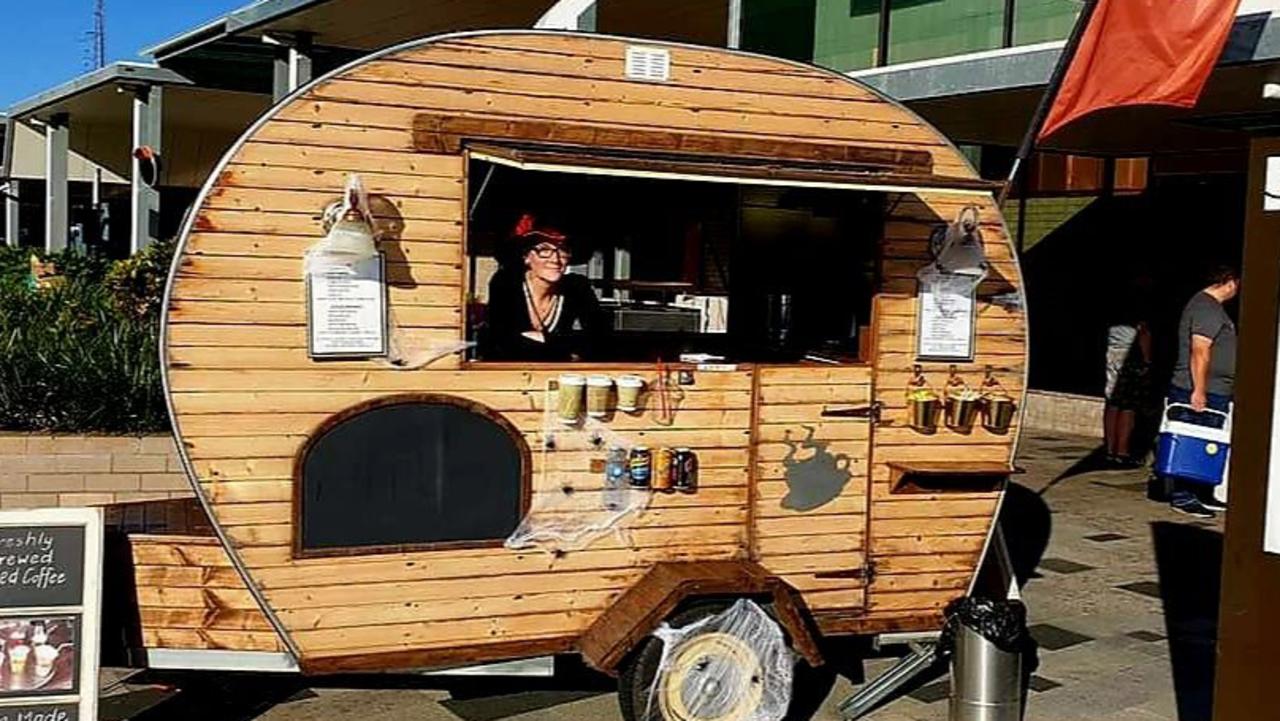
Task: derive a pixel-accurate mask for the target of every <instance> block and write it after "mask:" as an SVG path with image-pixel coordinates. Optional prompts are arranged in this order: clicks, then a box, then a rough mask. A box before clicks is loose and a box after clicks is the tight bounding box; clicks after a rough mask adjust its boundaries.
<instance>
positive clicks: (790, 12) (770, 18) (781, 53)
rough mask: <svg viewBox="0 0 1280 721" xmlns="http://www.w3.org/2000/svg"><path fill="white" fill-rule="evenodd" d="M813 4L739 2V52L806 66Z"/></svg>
mask: <svg viewBox="0 0 1280 721" xmlns="http://www.w3.org/2000/svg"><path fill="white" fill-rule="evenodd" d="M815 2H816V0H742V25H741V31H742V34H741V47H742V49H743V50H751V51H753V52H757V53H764V54H765V55H776V56H777V57H780V58H790V59H792V60H803V61H805V62H810V61H811V60H812V59H813V15H814V3H815Z"/></svg>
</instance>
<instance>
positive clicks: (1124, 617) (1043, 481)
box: [102, 436, 1222, 721]
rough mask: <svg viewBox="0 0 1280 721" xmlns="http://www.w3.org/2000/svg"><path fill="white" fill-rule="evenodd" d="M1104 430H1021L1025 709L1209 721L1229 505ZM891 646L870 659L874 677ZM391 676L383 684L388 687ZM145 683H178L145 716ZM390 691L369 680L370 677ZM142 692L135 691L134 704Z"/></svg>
mask: <svg viewBox="0 0 1280 721" xmlns="http://www.w3.org/2000/svg"><path fill="white" fill-rule="evenodd" d="M1096 445H1097V443H1096V442H1095V441H1093V440H1092V439H1086V438H1071V437H1061V436H1059V437H1048V436H1036V437H1030V438H1025V439H1024V441H1023V445H1022V450H1021V452H1020V454H1019V458H1018V464H1019V465H1020V466H1021V467H1023V468H1025V470H1026V473H1025V474H1024V475H1019V476H1017V477H1016V478H1015V480H1016V484H1015V485H1014V486H1013V487H1012V488H1011V490H1010V493H1009V495H1008V497H1007V499H1006V503H1005V512H1004V514H1003V519H1004V520H1003V524H1004V527H1005V529H1006V534H1007V537H1008V542H1009V546H1010V551H1011V555H1012V556H1013V559H1014V564H1015V566H1016V567H1017V568H1018V572H1019V577H1020V580H1022V581H1023V582H1024V586H1023V589H1022V591H1023V596H1024V600H1025V601H1026V603H1027V605H1028V607H1029V611H1030V622H1031V624H1032V629H1031V630H1032V634H1033V636H1034V638H1035V639H1036V641H1037V642H1038V644H1039V652H1038V667H1037V668H1036V670H1035V673H1034V675H1033V677H1032V680H1031V691H1030V695H1029V698H1028V700H1027V713H1026V718H1027V719H1031V720H1034V721H1071V720H1076V719H1081V720H1083V719H1089V720H1090V721H1209V719H1210V712H1209V709H1210V704H1211V696H1210V695H1211V691H1212V686H1213V661H1214V644H1215V630H1216V620H1217V597H1218V578H1219V566H1220V556H1221V548H1222V519H1221V516H1220V517H1219V518H1217V519H1215V520H1212V521H1198V520H1193V519H1190V518H1188V517H1186V516H1180V515H1178V514H1175V513H1173V512H1172V511H1170V510H1169V508H1168V506H1167V505H1164V504H1158V503H1154V502H1151V501H1149V500H1147V498H1146V495H1145V491H1146V483H1145V478H1146V473H1147V471H1146V470H1145V469H1137V470H1128V471H1115V470H1103V469H1100V468H1099V467H1098V461H1099V460H1100V459H1099V457H1098V455H1097V454H1096ZM892 663H893V659H892V658H879V659H871V660H868V661H867V663H866V677H867V678H872V677H874V674H875V673H877V672H879V671H881V670H883V669H885V668H887V667H888V666H889V665H891V664H892ZM388 682H390V685H391V686H393V687H392V688H385V686H386V685H388ZM148 684H167V685H172V686H177V687H178V688H179V689H180V690H179V691H178V692H177V693H175V694H173V695H172V697H171V698H170V699H169V700H167V701H165V702H163V703H160V704H159V705H157V706H155V707H153V708H152V709H151V710H149V711H145V712H142V713H135V712H134V711H132V710H130V709H131V708H136V707H137V704H136V701H137V699H138V696H137V694H139V693H150V694H152V695H153V696H155V695H156V694H158V693H161V692H159V691H157V690H156V689H155V688H154V687H153V686H149V685H148ZM375 685H378V686H383V688H377V689H374V688H372V687H373V686H375ZM855 689H856V687H855V686H854V685H853V684H852V683H850V682H849V681H847V680H846V679H843V678H842V679H841V680H840V681H839V682H837V684H836V688H835V689H834V690H833V692H832V694H831V696H830V697H829V698H828V699H827V702H826V704H825V705H824V706H823V708H822V709H821V711H820V712H819V713H818V715H817V716H816V717H815V718H816V719H819V720H820V721H836V720H837V719H839V716H838V715H837V714H836V711H835V709H836V706H837V704H838V703H839V701H840V700H841V699H843V698H845V697H846V696H848V695H849V694H850V693H852V692H853V691H854V690H855ZM947 696H948V681H947V677H946V675H945V670H940V671H939V672H938V673H936V674H934V675H933V676H932V677H929V678H926V679H922V680H921V681H920V682H918V683H917V684H916V685H915V686H914V687H913V688H911V689H910V690H909V693H908V695H906V696H903V697H900V698H897V699H895V700H892V701H890V702H888V703H887V704H885V705H883V706H882V707H881V708H879V709H877V710H875V711H874V712H872V713H871V714H870V715H869V716H867V717H866V718H868V719H872V720H873V721H942V720H943V719H945V718H946V717H947ZM131 700H132V701H134V702H135V703H131V702H130V701H131ZM103 709H104V711H103V715H102V718H103V719H132V720H133V721H159V720H160V719H173V718H183V719H189V720H190V721H201V720H204V719H208V720H209V721H213V720H214V719H216V720H217V721H241V720H243V721H250V720H252V721H319V720H320V719H329V718H338V717H345V716H347V715H348V714H350V715H352V716H356V715H358V716H361V717H364V718H370V719H379V721H384V720H385V721H399V720H400V719H405V720H408V719H413V720H415V721H457V720H458V719H461V720H462V721H498V719H505V720H510V721H609V720H612V719H620V716H619V714H618V710H617V702H616V699H615V697H614V695H613V693H612V685H611V681H610V680H608V679H603V678H600V677H596V676H593V675H591V674H589V673H586V672H580V673H571V674H569V675H567V676H566V677H563V678H557V679H554V680H549V679H547V680H544V679H530V680H506V679H459V680H446V679H442V678H438V677H437V678H422V677H378V678H366V679H352V678H349V677H347V678H342V679H328V680H324V681H321V682H317V681H316V680H315V679H300V678H288V677H278V676H266V677H264V676H237V675H234V674H219V675H217V676H216V677H211V676H208V675H206V676H205V677H191V676H181V675H178V676H160V675H154V674H142V675H140V676H135V677H134V678H133V679H130V680H129V681H126V682H123V683H121V684H118V685H117V687H116V689H115V693H114V694H113V695H112V696H111V697H108V698H106V699H104V703H103Z"/></svg>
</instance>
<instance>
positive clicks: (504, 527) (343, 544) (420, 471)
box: [295, 395, 529, 556]
mask: <svg viewBox="0 0 1280 721" xmlns="http://www.w3.org/2000/svg"><path fill="white" fill-rule="evenodd" d="M295 470H296V474H295V475H296V483H297V484H298V489H297V490H298V495H297V498H298V503H297V508H296V513H297V521H298V522H297V528H298V535H297V544H296V546H297V547H296V551H297V552H298V554H299V555H303V556H308V555H330V554H334V553H341V554H350V553H378V552H394V551H402V550H406V549H409V548H423V547H432V546H448V547H457V546H460V545H473V546H480V545H496V544H500V543H501V542H502V541H503V540H504V539H506V538H507V536H509V535H510V534H511V532H512V531H514V530H515V528H516V526H517V525H518V524H519V523H520V519H521V518H522V517H523V516H524V513H525V511H526V510H527V508H528V499H529V448H528V444H526V443H525V441H524V438H523V437H522V436H521V435H520V433H519V432H518V431H517V430H516V429H515V428H514V427H513V426H511V424H510V423H508V422H507V421H506V420H505V419H504V418H502V417H501V416H500V415H498V414H497V413H495V412H493V411H491V410H489V409H487V408H485V407H483V406H481V405H479V404H476V403H473V402H471V401H467V400H464V399H460V398H453V397H450V396H443V395H412V396H394V397H390V398H384V399H380V400H378V401H374V402H371V403H368V404H364V405H361V406H357V407H355V408H352V409H349V410H348V411H346V412H344V413H342V414H339V415H338V416H335V417H334V418H332V419H330V420H329V422H328V423H326V424H325V425H324V426H322V427H321V428H320V430H319V431H318V432H317V433H316V434H315V435H314V436H313V438H312V440H311V442H310V443H308V444H307V445H306V446H305V447H304V448H303V449H302V452H301V454H300V456H299V460H298V463H297V466H296V469H295Z"/></svg>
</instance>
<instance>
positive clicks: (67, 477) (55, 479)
mask: <svg viewBox="0 0 1280 721" xmlns="http://www.w3.org/2000/svg"><path fill="white" fill-rule="evenodd" d="M27 490H29V491H31V492H33V493H73V492H76V491H83V490H84V474H82V473H44V474H39V475H30V476H27Z"/></svg>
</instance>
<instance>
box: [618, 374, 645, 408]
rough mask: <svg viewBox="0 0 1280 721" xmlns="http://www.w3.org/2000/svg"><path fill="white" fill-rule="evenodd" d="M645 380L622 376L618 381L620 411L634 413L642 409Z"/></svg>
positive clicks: (638, 377)
mask: <svg viewBox="0 0 1280 721" xmlns="http://www.w3.org/2000/svg"><path fill="white" fill-rule="evenodd" d="M643 390H644V379H643V378H641V377H640V376H622V377H621V378H619V379H618V410H620V411H623V412H625V413H632V412H634V411H635V410H636V409H637V408H639V407H640V392H641V391H643Z"/></svg>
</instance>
